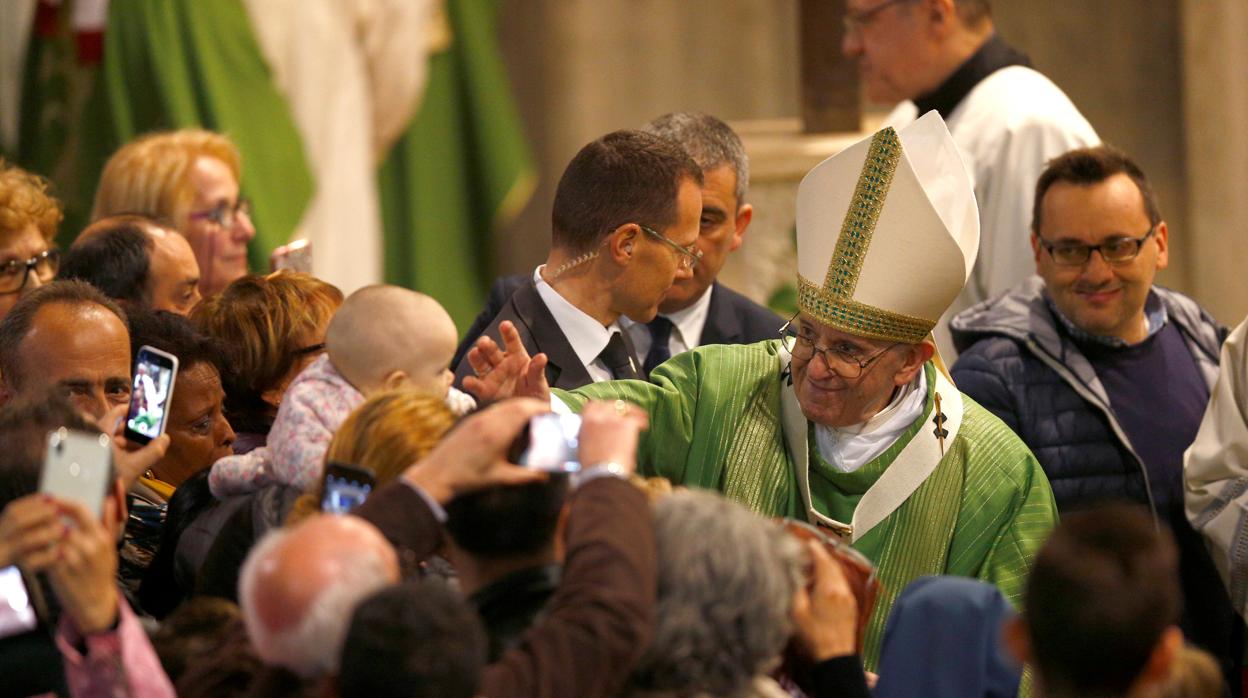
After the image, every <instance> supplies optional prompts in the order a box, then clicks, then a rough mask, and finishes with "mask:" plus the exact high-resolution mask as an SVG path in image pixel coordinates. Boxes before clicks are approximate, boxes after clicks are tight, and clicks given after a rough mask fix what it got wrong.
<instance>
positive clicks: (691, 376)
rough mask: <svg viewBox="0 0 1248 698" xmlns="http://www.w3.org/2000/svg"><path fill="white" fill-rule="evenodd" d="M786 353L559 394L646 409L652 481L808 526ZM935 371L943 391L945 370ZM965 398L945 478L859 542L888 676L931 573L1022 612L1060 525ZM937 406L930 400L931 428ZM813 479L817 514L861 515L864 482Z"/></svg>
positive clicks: (727, 349) (1036, 478) (936, 476)
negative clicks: (974, 583) (913, 590)
mask: <svg viewBox="0 0 1248 698" xmlns="http://www.w3.org/2000/svg"><path fill="white" fill-rule="evenodd" d="M778 346H779V342H778V341H768V342H761V343H759V344H752V345H746V346H707V347H701V348H698V349H695V350H693V351H691V352H686V353H684V354H680V355H677V356H675V357H673V358H672V359H671V360H670V361H668V362H667V363H665V364H663V365H662V366H660V367H659V368H658V369H656V370H655V372H654V374H652V375H653V377H654V379H655V383H654V384H650V383H644V382H641V381H618V382H605V383H594V384H592V385H588V386H585V387H583V388H580V389H578V390H575V391H571V392H565V391H555V393H556V395H557V396H558V397H559V398H560V399H562V400H563V401H564V402H566V403H567V404H568V405H569V406H571V407H572V408H573V409H579V408H580V406H581V405H582V404H584V402H585V401H586V400H588V399H608V400H613V399H617V398H619V399H625V400H629V401H632V402H635V403H637V404H638V405H640V406H641V407H642V408H643V409H645V410H646V411H647V412H648V413H649V415H650V429H649V430H648V431H647V432H646V433H645V434H643V436H642V442H641V449H640V453H639V458H640V466H641V468H642V471H643V473H645V474H647V475H661V476H664V477H667V478H668V479H670V480H672V481H673V482H674V483H676V484H683V485H687V486H692V487H705V488H709V489H715V490H719V491H721V492H724V493H725V494H726V495H728V496H729V497H732V498H733V499H736V500H738V501H741V502H742V503H744V504H745V505H747V506H749V507H750V508H751V509H754V510H755V511H757V512H759V513H761V514H763V515H766V516H795V517H802V516H803V515H804V512H803V510H802V505H801V503H800V501H799V495H798V492H797V484H796V479H795V476H794V466H793V463H792V462H791V460H790V459H789V456H788V453H787V451H786V448H785V445H784V437H783V432H782V428H781V426H780V416H779V415H780V404H779V403H780V370H779V360H778V357H777V349H778ZM926 370H927V371H929V374H928V375H929V385H932V384H933V382H932V381H931V380H930V377H931V376H932V375H933V374H932V373H930V372H931V371H932V370H934V369H932V367H931V366H930V365H929V366H928V367H927V369H926ZM962 399H963V401H964V414H963V419H962V426H961V429H960V430H959V432H958V435H957V437H956V438H955V439H953V441H952V442H951V443H950V444H949V450H948V452H947V453H946V455H945V457H944V458H943V459H942V460H941V463H940V465H939V466H938V467H937V469H936V471H935V472H934V473H933V474H932V475H931V476H929V478H928V479H927V480H926V481H925V482H924V483H923V485H921V486H920V487H919V489H918V490H916V491H915V493H914V494H912V495H911V496H910V497H909V498H908V499H907V500H906V502H905V503H903V504H902V505H901V507H900V508H898V509H897V510H896V511H895V512H893V513H892V514H891V515H889V516H888V517H886V518H885V519H884V520H883V521H882V522H881V523H880V524H878V525H877V526H876V527H875V528H873V529H871V530H870V531H868V532H867V533H866V534H865V535H864V536H862V538H860V539H859V540H858V541H857V542H856V543H855V544H854V547H855V548H857V549H858V550H860V551H862V552H863V553H864V554H865V555H867V557H869V558H871V559H872V560H873V561H874V562H875V563H876V565H877V566H878V568H879V576H880V579H881V581H882V582H883V584H884V590H883V593H882V594H881V596H880V599H879V602H878V603H877V606H876V610H875V613H874V615H873V616H872V621H871V624H870V626H869V627H868V635H867V638H866V650H865V652H864V661H865V663H866V665H867V667H868V668H870V669H875V668H876V667H877V663H878V661H879V645H880V639H881V636H882V634H883V633H882V631H883V627H884V620H885V619H886V618H887V616H888V612H889V611H890V610H891V608H892V603H893V600H894V599H895V598H896V596H897V594H899V593H900V592H901V590H902V589H904V588H905V587H906V585H908V584H909V583H910V582H911V581H913V580H914V579H915V578H917V577H918V576H921V575H924V574H952V575H960V576H966V577H975V578H979V579H982V580H985V581H987V582H990V583H992V584H995V585H996V586H997V587H998V588H1000V589H1001V592H1002V593H1003V594H1004V595H1005V596H1006V598H1008V599H1009V600H1010V601H1011V603H1014V604H1015V605H1018V604H1019V603H1020V602H1021V600H1022V594H1023V587H1024V582H1025V580H1026V576H1027V572H1028V570H1029V569H1030V565H1031V560H1032V558H1033V557H1034V556H1035V554H1036V552H1037V551H1038V550H1039V548H1040V545H1041V543H1042V542H1043V541H1044V538H1045V537H1046V536H1047V535H1048V532H1049V531H1050V530H1051V529H1052V527H1053V525H1054V523H1055V522H1056V521H1057V507H1056V505H1055V504H1054V503H1053V494H1052V491H1051V490H1050V489H1049V483H1048V480H1047V479H1046V478H1045V476H1044V472H1043V471H1042V470H1041V468H1040V464H1039V463H1038V462H1037V461H1036V460H1035V458H1034V457H1033V456H1032V455H1031V452H1030V451H1029V450H1027V447H1026V446H1025V445H1023V443H1022V441H1020V440H1019V439H1018V437H1017V436H1015V435H1014V433H1013V432H1011V431H1010V430H1009V428H1008V427H1006V426H1005V424H1003V423H1002V422H1001V421H1000V420H999V419H997V418H996V417H995V416H993V415H992V414H991V413H989V412H988V411H987V410H985V409H983V408H982V407H980V406H979V405H978V404H976V403H975V402H974V401H973V400H971V399H970V398H967V397H966V396H963V398H962ZM931 403H932V399H931V394H930V392H929V397H928V405H927V407H926V409H925V419H926V414H928V413H930V411H931ZM926 423H927V422H926V421H924V422H923V424H926ZM916 424H917V423H916ZM914 428H921V425H919V426H918V427H912V429H914ZM907 434H910V435H911V436H912V435H913V432H912V431H907ZM899 451H900V448H898V447H896V446H894V447H893V448H890V449H889V453H887V454H884V455H882V456H880V458H879V459H877V462H875V463H874V464H868V466H866V467H869V468H872V471H871V472H872V474H874V475H875V477H878V473H882V472H883V470H884V469H885V468H886V467H887V465H888V464H889V463H891V462H892V460H893V459H894V458H895V457H896V455H897V452H899ZM816 452H817V449H814V450H812V453H816ZM812 474H814V475H815V476H814V477H812V478H811V479H812V488H813V489H815V491H816V493H817V497H816V506H817V507H819V508H820V511H821V512H822V513H825V514H829V515H832V512H833V511H835V512H837V513H838V514H839V513H845V512H848V513H849V514H850V515H851V516H852V512H853V509H854V507H855V506H856V505H857V499H858V498H859V497H860V495H861V492H863V491H865V487H869V486H870V484H865V487H864V483H862V482H857V483H854V482H853V480H854V476H855V475H856V474H854V473H850V474H843V473H842V474H835V473H832V474H830V473H828V472H826V471H825V469H823V468H820V467H818V465H817V464H816V466H815V467H814V468H812ZM838 479H839V480H840V482H842V483H844V484H845V487H844V490H843V491H842V490H838V487H837V483H838ZM824 507H826V510H825V509H824ZM837 518H838V519H839V520H842V521H843V520H848V518H849V517H842V516H837Z"/></svg>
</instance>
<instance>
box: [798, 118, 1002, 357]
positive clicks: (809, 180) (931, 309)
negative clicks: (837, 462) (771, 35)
mask: <svg viewBox="0 0 1248 698" xmlns="http://www.w3.org/2000/svg"><path fill="white" fill-rule="evenodd" d="M978 250H979V210H978V208H977V207H976V204H975V192H974V189H973V188H972V185H971V177H970V175H969V174H968V173H967V170H966V166H965V165H964V164H963V162H962V157H961V156H960V155H959V154H958V148H957V146H956V145H955V144H954V142H953V138H952V137H951V136H950V135H949V129H948V128H946V127H945V122H944V120H943V119H941V118H940V115H939V114H938V113H936V112H934V111H931V112H928V113H927V114H925V115H924V116H923V117H921V118H920V119H918V120H917V121H915V122H914V123H912V124H910V125H909V126H906V127H905V128H903V129H902V130H901V131H895V130H893V129H892V128H891V127H890V128H885V129H883V130H882V131H879V132H877V133H876V134H875V135H874V136H872V137H871V138H868V139H866V140H863V141H860V142H859V143H857V144H855V145H853V146H850V147H849V148H846V149H845V150H843V151H841V152H840V153H838V154H836V155H834V156H832V157H830V158H828V159H827V160H824V161H823V162H821V163H819V164H818V165H817V166H816V167H815V168H814V169H813V170H811V171H810V172H809V173H808V174H807V175H806V177H805V178H803V179H802V183H801V185H800V186H799V187H798V190H797V282H798V296H797V298H798V301H797V303H798V307H799V308H800V309H801V310H802V312H804V313H806V314H808V315H810V316H811V317H813V318H815V319H816V320H818V321H819V322H821V323H823V324H825V325H829V326H831V327H834V328H836V329H839V330H842V331H844V332H848V333H850V334H853V335H857V336H861V337H870V338H874V339H882V340H886V341H893V342H907V343H910V344H917V343H919V342H921V341H923V340H924V339H925V338H927V335H928V333H929V332H931V331H932V328H934V327H935V326H936V322H937V321H938V320H939V319H940V316H941V315H942V314H943V313H944V312H945V309H946V308H948V307H949V305H950V304H951V303H953V300H954V298H956V297H957V295H958V293H959V292H960V291H961V290H962V286H963V285H965V284H966V280H967V278H968V277H969V276H970V274H971V268H972V267H974V266H975V255H976V254H977V252H978Z"/></svg>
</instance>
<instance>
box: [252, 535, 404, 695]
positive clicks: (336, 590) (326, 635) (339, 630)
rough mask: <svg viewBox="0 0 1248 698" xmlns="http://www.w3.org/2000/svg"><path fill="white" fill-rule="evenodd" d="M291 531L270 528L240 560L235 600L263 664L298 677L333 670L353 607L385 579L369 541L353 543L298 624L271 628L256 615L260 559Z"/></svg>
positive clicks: (385, 570) (382, 561)
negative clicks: (338, 570)
mask: <svg viewBox="0 0 1248 698" xmlns="http://www.w3.org/2000/svg"><path fill="white" fill-rule="evenodd" d="M291 533H292V529H289V528H283V529H274V530H272V531H270V532H269V533H268V534H266V535H265V536H264V538H261V539H260V542H259V543H257V544H256V545H255V547H253V548H252V550H251V552H250V553H249V554H248V555H247V560H246V561H245V562H244V563H243V567H242V570H241V571H240V573H239V578H238V604H239V606H240V607H241V608H242V611H243V622H244V624H245V625H246V626H247V636H248V637H249V638H251V644H252V645H253V646H254V647H255V649H256V654H257V655H258V656H259V657H260V659H261V660H263V661H264V663H265V664H268V665H270V666H280V667H283V668H285V669H289V670H290V671H293V672H294V673H295V674H298V675H299V676H300V677H301V678H304V679H311V678H316V677H320V676H327V675H330V674H336V673H337V672H338V663H339V661H340V659H341V657H342V645H343V643H344V642H345V641H346V638H347V629H348V628H349V627H350V625H351V617H352V614H353V613H354V612H355V607H356V606H358V605H359V603H360V602H361V601H363V600H364V599H365V598H367V597H369V596H370V595H372V593H373V592H375V591H377V590H379V589H381V588H382V587H385V586H387V585H389V584H390V583H391V581H392V580H391V579H390V568H389V567H388V566H387V561H386V560H385V559H384V558H383V557H382V556H380V555H378V554H376V550H375V549H374V548H373V546H367V545H362V546H359V547H358V548H357V549H355V550H354V551H353V553H352V555H351V558H352V559H350V560H348V561H344V563H347V564H344V565H343V573H342V574H340V575H338V576H337V577H336V578H335V579H334V581H333V583H332V584H330V585H329V586H327V587H325V588H324V589H322V590H321V593H320V594H318V595H317V596H316V599H315V600H314V601H312V603H310V604H308V608H307V609H306V610H305V611H304V613H303V617H302V618H300V620H299V623H298V624H297V625H295V626H293V627H289V628H285V629H283V630H277V631H275V630H273V629H272V628H269V627H267V626H266V625H265V624H264V623H263V622H262V621H261V620H260V618H259V616H258V615H257V610H258V609H257V605H256V604H257V599H256V589H257V584H259V583H260V581H259V579H258V578H259V576H260V574H261V571H260V568H261V566H262V562H263V561H264V560H266V559H267V558H269V557H271V556H272V555H274V554H275V553H276V552H277V549H278V547H279V546H281V544H282V543H283V542H285V541H286V539H287V538H288V537H289V536H290V535H291Z"/></svg>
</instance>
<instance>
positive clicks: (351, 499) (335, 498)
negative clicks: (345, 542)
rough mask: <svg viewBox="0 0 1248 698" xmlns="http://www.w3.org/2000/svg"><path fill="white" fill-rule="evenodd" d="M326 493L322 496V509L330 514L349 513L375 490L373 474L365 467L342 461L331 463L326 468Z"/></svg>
mask: <svg viewBox="0 0 1248 698" xmlns="http://www.w3.org/2000/svg"><path fill="white" fill-rule="evenodd" d="M324 491H325V494H324V496H322V497H321V511H323V512H326V513H330V514H349V513H351V511H352V510H354V509H355V508H356V507H358V506H360V505H361V504H363V503H364V500H365V499H368V495H369V493H371V492H372V491H373V476H372V474H371V473H369V472H368V471H367V470H364V469H363V468H357V467H355V466H353V465H345V464H342V463H330V464H329V466H328V467H327V468H325V487H324Z"/></svg>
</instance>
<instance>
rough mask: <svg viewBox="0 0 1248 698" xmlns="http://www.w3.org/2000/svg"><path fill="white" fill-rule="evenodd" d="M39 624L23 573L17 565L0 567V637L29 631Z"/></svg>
mask: <svg viewBox="0 0 1248 698" xmlns="http://www.w3.org/2000/svg"><path fill="white" fill-rule="evenodd" d="M38 624H39V620H38V618H36V617H35V607H34V604H32V603H31V601H30V593H29V592H27V591H26V583H25V582H24V581H22V573H21V572H19V571H18V569H17V567H16V566H11V567H5V568H4V569H0V637H9V636H11V635H20V634H21V633H25V632H29V631H31V630H34V629H35V626H36V625H38Z"/></svg>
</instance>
